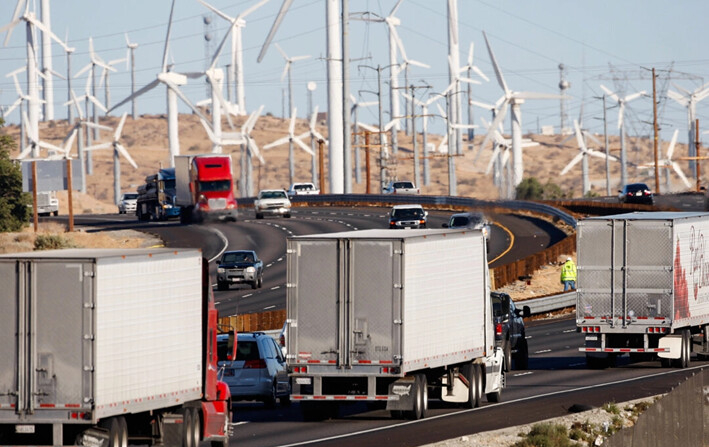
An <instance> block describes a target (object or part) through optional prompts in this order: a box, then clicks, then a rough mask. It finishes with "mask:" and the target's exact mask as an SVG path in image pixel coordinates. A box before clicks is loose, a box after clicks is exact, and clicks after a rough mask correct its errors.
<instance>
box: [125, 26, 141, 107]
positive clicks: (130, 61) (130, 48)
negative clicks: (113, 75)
mask: <svg viewBox="0 0 709 447" xmlns="http://www.w3.org/2000/svg"><path fill="white" fill-rule="evenodd" d="M125 38H126V69H128V67H129V65H130V94H131V95H132V94H133V93H135V49H136V48H138V44H137V43H135V42H131V41H130V39H128V33H126V34H125ZM130 105H131V116H132V117H133V119H136V118H138V110H137V108H136V107H135V98H133V99H132V100H131V104H130Z"/></svg>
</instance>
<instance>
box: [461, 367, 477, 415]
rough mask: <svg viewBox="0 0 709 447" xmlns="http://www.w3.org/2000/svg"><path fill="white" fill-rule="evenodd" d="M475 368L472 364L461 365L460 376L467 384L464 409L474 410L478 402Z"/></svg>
mask: <svg viewBox="0 0 709 447" xmlns="http://www.w3.org/2000/svg"><path fill="white" fill-rule="evenodd" d="M476 370H477V367H476V366H475V365H473V364H472V363H466V364H465V365H463V368H462V371H461V372H462V374H463V377H464V378H465V381H466V382H468V401H467V402H465V404H464V407H465V408H475V407H477V406H478V403H479V402H480V395H479V394H478V393H479V392H480V387H478V384H477V381H478V378H477V376H478V374H477V373H476Z"/></svg>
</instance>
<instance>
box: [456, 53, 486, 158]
mask: <svg viewBox="0 0 709 447" xmlns="http://www.w3.org/2000/svg"><path fill="white" fill-rule="evenodd" d="M474 49H475V43H474V42H470V48H469V49H468V59H467V61H466V62H467V64H465V65H464V66H462V67H460V71H459V73H463V72H464V71H467V72H468V79H472V77H473V72H475V73H476V74H477V75H478V76H480V77H481V78H483V79H484V80H485V82H490V78H488V77H487V76H485V73H483V72H482V70H480V68H478V67H477V66H476V65H474V64H473V52H474ZM474 122H475V119H474V116H473V94H472V83H471V82H469V83H468V124H473V123H474ZM474 138H475V129H472V128H471V129H470V130H468V142H469V143H470V144H472V142H473V139H474Z"/></svg>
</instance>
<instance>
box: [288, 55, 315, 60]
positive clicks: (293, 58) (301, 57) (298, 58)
mask: <svg viewBox="0 0 709 447" xmlns="http://www.w3.org/2000/svg"><path fill="white" fill-rule="evenodd" d="M309 58H310V55H309V54H308V55H305V56H296V57H292V58H291V59H290V61H291V62H297V61H302V60H305V59H309Z"/></svg>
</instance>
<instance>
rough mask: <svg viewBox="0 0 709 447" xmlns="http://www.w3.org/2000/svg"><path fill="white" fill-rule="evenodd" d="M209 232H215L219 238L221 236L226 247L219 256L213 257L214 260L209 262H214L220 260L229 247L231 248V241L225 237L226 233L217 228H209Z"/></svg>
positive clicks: (223, 247)
mask: <svg viewBox="0 0 709 447" xmlns="http://www.w3.org/2000/svg"><path fill="white" fill-rule="evenodd" d="M207 230H208V231H214V232H215V233H217V236H219V238H220V239H221V240H222V242H223V243H224V246H222V249H221V251H220V252H219V253H217V255H216V256H215V257H213V258H212V259H210V260H209V262H214V261H215V260H216V259H218V258H220V257H221V256H222V254H223V253H224V252H225V251H226V248H227V246H229V239H227V238H226V236H224V233H222V232H221V231H219V230H217V229H216V228H211V227H207Z"/></svg>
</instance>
